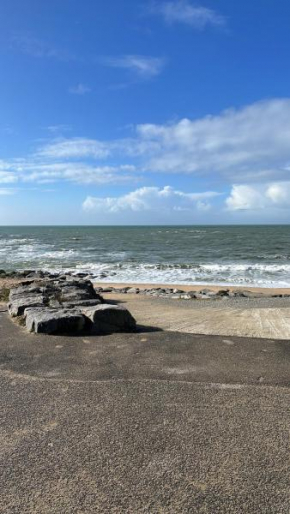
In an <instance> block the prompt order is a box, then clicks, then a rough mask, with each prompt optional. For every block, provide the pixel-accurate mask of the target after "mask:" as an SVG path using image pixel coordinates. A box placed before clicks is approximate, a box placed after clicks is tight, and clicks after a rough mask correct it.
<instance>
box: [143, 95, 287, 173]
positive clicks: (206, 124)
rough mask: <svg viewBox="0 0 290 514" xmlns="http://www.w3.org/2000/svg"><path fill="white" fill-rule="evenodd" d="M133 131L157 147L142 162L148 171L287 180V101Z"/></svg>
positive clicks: (267, 103) (282, 100)
mask: <svg viewBox="0 0 290 514" xmlns="http://www.w3.org/2000/svg"><path fill="white" fill-rule="evenodd" d="M137 132H138V135H139V139H140V140H141V141H147V143H150V144H151V145H152V147H153V144H154V145H155V146H154V148H155V150H154V152H152V154H151V159H149V160H148V161H147V163H145V166H146V168H147V169H148V170H151V171H153V170H155V171H161V172H173V173H177V172H178V173H212V172H215V173H221V174H223V175H224V176H226V177H228V178H229V177H230V178H233V179H235V180H241V181H244V180H251V179H255V178H256V180H257V178H258V177H257V175H259V177H260V178H261V180H269V179H271V178H272V177H273V178H281V179H283V178H286V177H287V176H289V162H290V100H289V99H277V100H269V101H264V102H258V103H256V104H253V105H250V106H247V107H244V108H242V109H239V110H235V109H231V110H227V111H224V112H222V113H221V114H219V115H217V116H206V117H205V118H201V119H196V120H189V119H183V120H181V121H179V122H177V123H172V124H170V125H154V124H145V125H140V126H138V127H137ZM275 176H276V177H275Z"/></svg>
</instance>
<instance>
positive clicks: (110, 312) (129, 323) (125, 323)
mask: <svg viewBox="0 0 290 514" xmlns="http://www.w3.org/2000/svg"><path fill="white" fill-rule="evenodd" d="M81 312H82V313H83V314H84V315H85V316H86V317H87V318H88V319H89V320H90V321H91V323H92V324H93V327H92V329H93V331H94V332H96V333H100V334H111V333H113V332H127V331H128V332H131V331H133V330H135V329H136V321H135V319H134V318H133V316H132V315H131V314H130V312H129V311H128V310H127V309H126V308H125V307H123V306H121V305H109V304H103V305H98V306H97V307H94V308H85V309H81Z"/></svg>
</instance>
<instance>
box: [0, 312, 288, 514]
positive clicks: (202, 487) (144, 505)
mask: <svg viewBox="0 0 290 514" xmlns="http://www.w3.org/2000/svg"><path fill="white" fill-rule="evenodd" d="M0 335H1V344H0V391H1V394H0V441H1V444H0V459H1V460H0V483H1V491H0V495H1V496H0V512H1V514H2V513H5V514H16V513H17V514H18V513H20V512H21V514H26V513H29V514H32V513H37V514H40V513H41V514H54V513H57V514H91V513H102V514H103V513H108V514H109V513H110V514H111V513H124V514H125V513H126V514H139V513H154V514H155V513H156V514H157V513H166V514H167V513H168V514H179V513H193V514H199V513H201V514H203V513H209V514H217V513H218V514H235V513H237V514H241V513H245V514H258V513H260V512H261V513H267V514H284V513H285V514H288V513H289V511H290V472H289V469H290V445H289V442H290V441H289V435H290V431H289V426H290V410H289V403H290V389H289V386H290V343H289V341H286V340H274V339H253V338H237V337H224V336H208V335H205V336H199V335H194V334H190V333H188V334H186V333H178V332H174V331H167V332H164V331H161V330H159V331H158V330H156V329H155V328H154V327H151V328H150V327H148V326H147V327H146V328H144V327H143V328H142V329H140V332H139V333H137V334H119V335H113V336H106V337H95V336H93V337H91V336H86V337H70V338H67V337H60V336H55V337H49V336H42V337H40V336H36V335H30V334H27V333H26V332H25V331H24V329H23V328H21V327H19V326H17V325H15V324H13V323H12V322H11V320H10V319H9V318H8V316H7V314H6V313H5V312H2V313H0Z"/></svg>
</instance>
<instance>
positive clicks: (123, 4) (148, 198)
mask: <svg viewBox="0 0 290 514" xmlns="http://www.w3.org/2000/svg"><path fill="white" fill-rule="evenodd" d="M289 23H290V4H289V0H279V2H274V0H255V1H254V2H253V1H252V0H244V1H243V2H233V1H232V0H215V1H214V0H207V1H201V2H198V1H197V2H193V1H190V0H164V1H162V0H158V1H149V0H148V1H147V0H144V1H141V0H118V1H117V0H98V1H93V0H82V2H80V1H79V0H49V1H46V0H40V1H39V0H25V2H24V1H23V0H2V1H1V5H0V60H1V79H0V224H2V225H6V224H139V223H140V224H180V223H181V224H183V223H289V220H290V216H289V214H290V68H289V55H290V32H289Z"/></svg>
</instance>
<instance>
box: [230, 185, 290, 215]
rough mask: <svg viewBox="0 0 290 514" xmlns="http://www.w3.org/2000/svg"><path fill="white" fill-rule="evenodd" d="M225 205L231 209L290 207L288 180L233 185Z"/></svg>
mask: <svg viewBox="0 0 290 514" xmlns="http://www.w3.org/2000/svg"><path fill="white" fill-rule="evenodd" d="M226 206H227V208H228V209H229V210H231V211H240V210H257V209H266V208H284V209H285V208H287V209H290V182H280V183H279V182H278V183H271V184H256V185H244V184H242V185H234V186H233V187H232V190H231V193H230V196H229V197H228V198H227V199H226Z"/></svg>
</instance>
